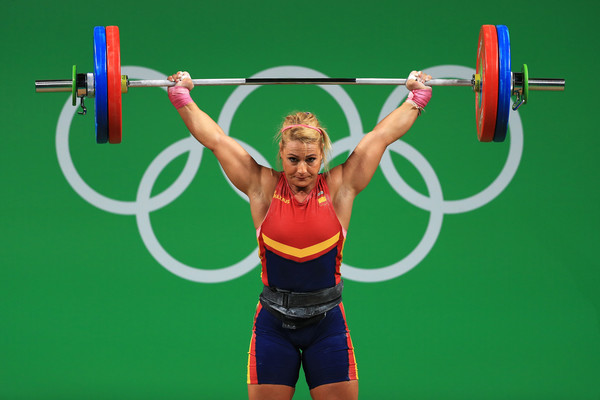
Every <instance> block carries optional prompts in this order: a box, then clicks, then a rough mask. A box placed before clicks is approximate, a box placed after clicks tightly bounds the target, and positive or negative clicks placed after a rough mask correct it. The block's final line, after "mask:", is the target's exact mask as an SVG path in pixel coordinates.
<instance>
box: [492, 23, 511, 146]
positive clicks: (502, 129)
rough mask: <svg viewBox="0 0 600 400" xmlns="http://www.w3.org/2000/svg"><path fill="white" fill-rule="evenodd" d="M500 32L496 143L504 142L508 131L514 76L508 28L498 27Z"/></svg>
mask: <svg viewBox="0 0 600 400" xmlns="http://www.w3.org/2000/svg"><path fill="white" fill-rule="evenodd" d="M496 30H497V31H498V62H499V65H498V112H497V113H496V129H495V131H494V142H503V141H504V139H506V131H507V130H508V117H509V114H510V95H511V93H510V92H511V81H512V74H511V70H510V37H509V36H508V28H507V27H506V26H504V25H496Z"/></svg>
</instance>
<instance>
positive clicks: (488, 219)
mask: <svg viewBox="0 0 600 400" xmlns="http://www.w3.org/2000/svg"><path fill="white" fill-rule="evenodd" d="M588 4H589V2H585V1H581V0H576V1H574V2H568V3H565V2H563V1H546V2H521V3H518V4H516V3H515V4H513V3H496V4H484V3H482V2H475V1H465V2H459V3H448V2H445V1H444V2H443V1H433V2H427V3H414V2H412V3H411V2H398V1H394V2H392V1H380V2H370V3H366V2H358V1H356V2H349V1H338V0H332V1H319V2H313V1H304V2H283V1H271V0H267V1H262V2H242V1H204V2H200V1H196V2H191V1H187V0H184V1H180V2H177V3H161V2H152V1H149V2H143V3H142V2H132V1H121V2H104V3H98V2H94V3H92V2H88V3H85V2H73V1H63V2H60V4H58V3H55V4H49V3H48V2H41V1H31V2H20V3H19V2H4V3H3V4H2V6H1V12H0V21H1V24H0V36H1V37H2V40H1V41H0V46H1V47H0V50H1V51H0V54H1V57H2V63H1V67H0V68H1V71H2V79H3V87H4V89H3V90H2V92H1V94H0V96H1V104H2V107H0V113H1V114H0V115H1V121H2V135H1V138H2V146H0V151H1V157H0V168H1V175H0V176H1V179H2V182H1V184H0V188H1V189H0V190H1V192H2V207H0V227H1V229H0V263H1V268H0V399H192V398H194V399H198V398H200V399H239V398H244V397H245V396H246V362H247V351H248V344H249V339H250V333H251V325H252V317H253V312H254V309H255V306H256V302H257V296H258V293H259V291H260V289H261V283H260V279H259V275H260V270H259V268H258V267H257V266H256V241H255V234H254V230H253V227H252V221H251V219H250V215H249V212H248V211H249V210H248V204H247V202H246V201H245V200H244V199H243V198H242V197H240V196H239V195H238V194H236V192H234V191H233V190H232V188H231V187H230V186H229V184H228V183H227V182H226V180H225V179H224V177H223V175H222V173H221V171H220V168H219V166H218V164H217V162H216V160H215V158H214V156H213V155H212V154H211V153H210V152H208V151H204V152H202V148H201V147H200V146H197V145H194V142H193V141H191V140H189V139H188V140H186V138H188V137H189V136H188V133H187V132H186V130H185V127H184V126H183V124H182V123H181V121H180V120H179V117H178V115H177V113H176V112H175V111H174V110H173V109H172V106H171V105H170V104H169V101H168V99H167V97H166V94H165V93H164V91H162V90H161V89H157V88H148V89H143V88H142V89H136V90H133V89H132V90H131V92H130V93H128V94H126V95H124V98H123V130H124V134H123V143H122V144H121V145H96V144H95V143H94V118H93V113H90V114H89V115H87V116H85V117H81V116H78V115H75V116H74V117H73V113H74V112H75V108H73V107H71V106H70V105H67V102H68V101H69V98H68V96H67V94H54V93H51V94H36V93H34V85H33V82H34V80H36V79H63V78H69V77H70V73H71V66H72V65H73V64H77V65H78V69H79V71H80V72H92V70H93V47H92V45H93V39H92V38H93V35H92V31H93V27H94V26H95V25H118V26H119V27H120V33H121V50H122V55H121V60H122V64H123V66H127V68H129V71H132V72H135V73H136V74H140V73H143V74H149V75H151V74H152V73H154V74H156V75H158V76H166V75H167V74H171V73H173V72H175V71H177V70H178V69H187V70H189V71H190V72H191V73H192V76H193V77H197V78H201V77H208V78H228V77H250V76H253V75H255V74H259V73H261V72H263V71H266V70H269V69H273V68H275V70H273V72H277V73H280V74H283V73H284V72H285V71H289V70H292V71H296V72H297V71H301V70H300V68H304V69H306V71H307V73H314V74H323V75H326V76H330V77H405V76H406V75H407V74H408V72H409V71H410V70H411V69H425V70H428V71H436V72H437V73H438V74H451V73H452V71H467V72H469V71H470V70H469V69H472V68H474V66H475V58H476V46H477V37H478V32H479V28H480V26H481V25H482V24H505V25H507V26H508V28H509V30H510V35H511V42H512V43H511V45H512V46H511V49H512V65H513V69H514V70H517V71H518V70H520V67H521V64H523V63H527V64H528V66H529V71H530V75H531V76H533V77H541V78H544V77H555V78H565V79H566V80H567V90H566V91H565V92H563V93H551V92H546V93H544V92H532V93H531V96H530V103H529V104H527V105H526V106H524V107H522V108H521V109H520V110H519V112H518V113H512V115H511V120H510V121H511V128H510V132H509V138H508V139H507V141H506V142H504V143H496V144H493V143H492V144H483V143H479V142H478V141H477V139H476V133H475V116H474V96H473V94H472V92H471V91H470V89H468V88H435V89H434V94H433V100H432V102H431V103H430V105H429V106H428V107H427V111H426V112H425V114H424V115H423V116H422V117H421V118H420V119H419V120H418V121H417V123H416V125H415V126H414V127H413V129H412V130H411V131H410V132H409V134H408V135H407V136H405V137H404V138H403V139H402V140H401V141H400V142H398V143H397V144H395V145H394V148H393V151H392V152H391V153H390V155H389V158H386V160H385V165H383V163H382V168H381V169H380V170H378V172H377V173H376V175H375V177H374V178H373V181H372V183H371V185H370V186H369V187H368V188H367V190H366V191H365V192H363V193H362V194H361V195H360V196H359V197H358V198H357V200H356V203H355V207H354V214H353V219H352V222H351V226H350V230H349V236H348V240H347V243H346V247H345V258H344V261H345V263H346V264H347V266H349V267H352V268H353V269H350V268H349V267H345V268H346V269H345V272H347V274H346V290H345V293H344V302H345V306H346V310H347V316H348V323H349V325H350V329H351V332H352V337H353V340H354V344H355V347H356V354H357V359H358V368H359V376H360V392H361V398H364V399H396V398H406V399H462V400H464V399H570V400H573V399H598V398H599V397H600V385H598V376H600V330H599V320H598V310H599V307H600V296H599V294H598V287H599V284H600V272H599V268H598V267H599V266H600V265H599V262H598V257H597V253H596V251H597V248H598V243H599V239H600V235H599V231H598V223H599V222H600V221H599V217H600V212H599V207H598V204H599V200H600V191H599V190H598V181H599V179H598V178H599V172H598V166H599V164H598V158H597V156H596V154H597V152H598V148H600V139H599V137H600V136H599V135H598V134H597V132H596V130H597V124H596V122H595V120H596V114H597V106H598V101H597V97H596V96H595V95H594V92H593V91H594V90H595V89H594V86H593V79H594V78H593V75H594V74H595V73H596V71H598V68H599V63H598V55H597V51H596V50H597V43H598V40H599V39H600V37H599V35H598V33H597V31H596V19H597V18H596V17H595V14H596V13H595V12H594V11H593V10H590V9H589V5H588ZM284 66H287V67H290V68H288V69H287V70H286V69H282V68H281V67H284ZM450 66H452V67H450ZM133 67H138V68H145V69H146V70H141V69H135V68H133ZM124 69H125V68H124ZM129 74H130V76H131V77H133V75H134V74H133V73H129ZM439 77H441V76H439ZM332 90H334V92H332V93H328V92H326V91H324V90H323V89H321V88H319V87H316V86H313V87H289V86H288V87H261V88H257V89H256V90H255V91H253V92H252V93H251V94H249V95H248V96H247V97H245V98H244V100H243V101H241V102H239V104H234V100H235V99H236V98H237V99H241V97H236V96H240V93H242V90H241V89H236V88H235V87H211V88H196V89H195V90H194V91H193V92H192V94H193V97H194V99H195V100H196V101H197V102H198V103H199V104H200V105H201V107H203V108H204V109H205V110H206V111H207V112H208V113H209V114H210V115H212V116H213V117H214V118H215V119H219V120H220V121H221V122H225V121H230V125H229V127H228V133H229V134H230V135H232V136H234V137H236V138H238V139H240V140H241V141H243V142H244V143H245V145H247V147H248V148H251V149H252V151H254V152H255V154H257V157H259V158H261V159H263V160H264V162H267V163H269V164H270V165H273V166H276V158H275V154H276V147H275V145H274V144H273V140H272V136H273V135H274V133H275V131H276V130H277V127H278V125H279V124H280V122H281V120H282V117H283V116H284V115H285V114H286V113H288V112H291V111H295V110H310V111H313V112H315V113H316V114H317V115H318V116H319V117H320V118H321V119H322V121H323V123H324V125H325V126H326V127H327V128H328V130H329V132H330V133H331V136H332V139H333V141H334V142H335V143H336V147H335V148H336V149H337V150H336V151H337V152H338V153H339V155H338V156H337V157H336V158H335V160H334V164H335V163H339V162H340V161H341V160H342V159H343V158H344V157H345V156H347V151H346V149H348V148H350V146H351V144H352V142H353V140H354V139H356V138H357V137H359V136H360V135H361V134H363V133H365V132H368V131H369V130H370V129H371V128H372V127H373V126H374V125H375V124H376V123H377V121H378V119H379V118H380V114H382V113H384V112H385V110H386V107H388V108H389V107H390V106H393V105H397V104H399V102H400V100H401V99H402V96H401V93H400V92H398V91H395V88H394V87H355V86H353V87H348V86H345V87H343V88H339V87H338V88H334V89H332ZM398 96H399V97H398ZM394 102H395V103H394ZM93 104H94V102H93V100H92V99H90V100H88V101H87V105H88V107H89V108H90V109H92V110H93ZM228 116H229V117H230V118H229V119H228ZM71 118H72V120H71ZM171 145H173V146H174V147H170V146H171ZM402 182H405V184H403V183H402ZM236 268H238V269H237V270H236ZM384 268H386V269H384ZM229 272H230V274H229V275H226V274H228V273H229ZM207 280H216V281H217V282H213V283H208V282H207ZM369 281H371V282H369ZM296 393H297V396H296V398H299V399H304V398H308V397H309V395H308V390H307V388H306V384H305V383H304V382H303V378H301V381H300V383H299V385H298V388H297V392H296Z"/></svg>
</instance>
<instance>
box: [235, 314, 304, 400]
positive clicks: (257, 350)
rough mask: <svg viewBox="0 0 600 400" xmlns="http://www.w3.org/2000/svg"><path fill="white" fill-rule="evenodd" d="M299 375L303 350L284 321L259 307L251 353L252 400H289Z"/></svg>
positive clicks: (250, 385)
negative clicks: (287, 330)
mask: <svg viewBox="0 0 600 400" xmlns="http://www.w3.org/2000/svg"><path fill="white" fill-rule="evenodd" d="M299 372H300V350H299V349H298V348H297V347H296V346H294V344H293V343H291V342H290V340H289V337H288V335H287V333H286V332H285V330H284V329H283V328H282V327H281V321H280V320H278V319H277V318H276V317H274V316H273V315H271V313H270V312H268V311H267V310H265V309H263V308H262V306H261V305H260V303H259V305H258V307H257V312H256V316H255V319H254V329H253V332H252V339H251V340H250V350H249V352H248V379H247V383H248V397H249V398H250V399H257V400H262V399H273V400H279V399H285V400H289V399H291V398H292V396H293V395H294V387H295V385H296V382H297V381H298V373H299Z"/></svg>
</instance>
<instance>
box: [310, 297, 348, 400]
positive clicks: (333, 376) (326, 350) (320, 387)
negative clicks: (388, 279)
mask: <svg viewBox="0 0 600 400" xmlns="http://www.w3.org/2000/svg"><path fill="white" fill-rule="evenodd" d="M318 328H319V334H318V335H317V336H315V337H314V341H312V342H311V343H310V346H309V347H307V348H305V349H304V352H303V353H302V361H303V367H304V373H305V375H306V380H307V382H308V385H309V387H310V388H311V391H310V394H311V396H312V397H313V399H357V398H358V373H357V370H356V359H355V357H354V346H353V345H352V340H351V339H350V332H349V330H348V326H347V324H346V317H345V314H344V307H343V305H342V304H340V305H339V306H338V307H337V308H334V309H332V310H331V311H329V312H328V313H327V316H326V317H325V319H324V320H322V321H321V322H319V325H318Z"/></svg>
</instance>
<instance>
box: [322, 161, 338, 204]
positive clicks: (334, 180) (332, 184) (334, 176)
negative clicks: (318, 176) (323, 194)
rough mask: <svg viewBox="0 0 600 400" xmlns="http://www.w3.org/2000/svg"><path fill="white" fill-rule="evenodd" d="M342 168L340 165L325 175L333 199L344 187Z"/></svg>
mask: <svg viewBox="0 0 600 400" xmlns="http://www.w3.org/2000/svg"><path fill="white" fill-rule="evenodd" d="M342 167H343V166H342V165H338V166H336V167H334V168H332V169H330V170H329V171H327V172H326V173H325V174H324V175H325V181H326V182H327V187H328V188H329V194H330V195H331V196H332V197H335V195H336V194H337V192H338V191H339V190H340V187H341V185H342Z"/></svg>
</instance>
